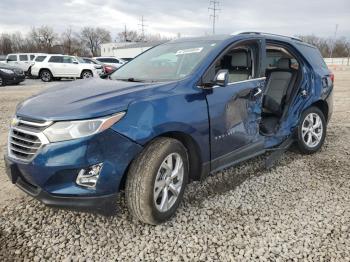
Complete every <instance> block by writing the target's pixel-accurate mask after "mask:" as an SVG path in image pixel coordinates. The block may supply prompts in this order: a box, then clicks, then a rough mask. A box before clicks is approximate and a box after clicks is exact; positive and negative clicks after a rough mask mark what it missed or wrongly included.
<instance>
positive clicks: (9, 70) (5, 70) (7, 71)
mask: <svg viewBox="0 0 350 262" xmlns="http://www.w3.org/2000/svg"><path fill="white" fill-rule="evenodd" d="M0 71H2V72H4V73H6V74H14V72H13V70H11V69H2V68H1V69H0Z"/></svg>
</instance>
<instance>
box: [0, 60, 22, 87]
mask: <svg viewBox="0 0 350 262" xmlns="http://www.w3.org/2000/svg"><path fill="white" fill-rule="evenodd" d="M24 79H25V75H24V72H23V70H22V69H20V68H18V67H14V66H10V65H8V64H5V63H0V86H4V85H8V84H16V85H17V84H19V83H21V82H23V81H24Z"/></svg>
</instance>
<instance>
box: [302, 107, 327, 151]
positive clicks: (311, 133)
mask: <svg viewBox="0 0 350 262" xmlns="http://www.w3.org/2000/svg"><path fill="white" fill-rule="evenodd" d="M297 131H298V147H299V150H300V151H301V153H303V154H312V153H315V152H317V151H318V150H319V149H320V148H321V147H322V145H323V143H324V140H325V137H326V131H327V125H326V120H325V117H324V115H323V113H322V111H321V110H320V109H319V108H317V107H310V108H308V109H307V110H305V111H304V112H303V114H302V116H301V121H300V124H299V126H298V130H297Z"/></svg>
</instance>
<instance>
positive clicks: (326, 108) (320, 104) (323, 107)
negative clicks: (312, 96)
mask: <svg viewBox="0 0 350 262" xmlns="http://www.w3.org/2000/svg"><path fill="white" fill-rule="evenodd" d="M312 106H315V107H317V108H318V109H320V110H321V112H322V113H323V116H324V117H325V119H326V122H328V112H329V106H328V103H327V102H326V101H324V100H318V101H316V102H314V103H312V104H311V105H310V106H309V107H308V108H310V107H312Z"/></svg>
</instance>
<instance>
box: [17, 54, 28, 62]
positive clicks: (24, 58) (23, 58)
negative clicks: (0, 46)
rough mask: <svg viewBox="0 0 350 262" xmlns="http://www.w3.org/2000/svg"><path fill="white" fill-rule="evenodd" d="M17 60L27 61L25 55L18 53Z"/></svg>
mask: <svg viewBox="0 0 350 262" xmlns="http://www.w3.org/2000/svg"><path fill="white" fill-rule="evenodd" d="M19 61H28V56H27V55H19Z"/></svg>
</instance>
